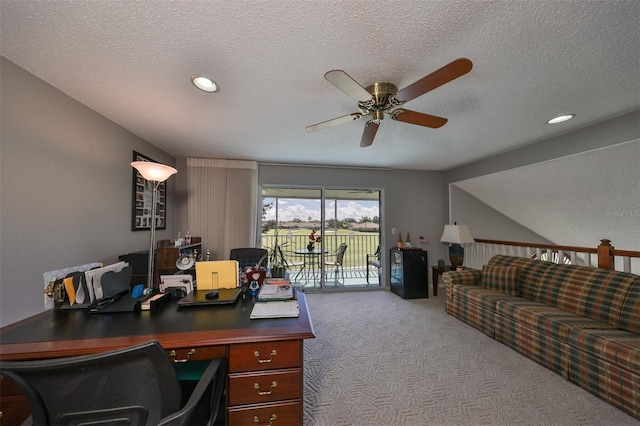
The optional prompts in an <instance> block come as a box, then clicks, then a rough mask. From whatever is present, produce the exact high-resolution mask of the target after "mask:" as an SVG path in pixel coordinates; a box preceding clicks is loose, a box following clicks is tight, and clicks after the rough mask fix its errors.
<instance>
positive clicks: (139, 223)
mask: <svg viewBox="0 0 640 426" xmlns="http://www.w3.org/2000/svg"><path fill="white" fill-rule="evenodd" d="M133 161H151V162H153V163H157V161H155V160H152V159H151V158H149V157H147V156H146V155H143V154H140V153H139V152H136V151H133ZM132 193H133V197H132V203H131V205H132V208H131V230H132V231H146V230H150V229H151V203H152V187H151V182H149V181H147V180H146V179H145V178H144V177H142V175H141V174H140V172H138V171H137V170H136V169H135V168H133V190H132ZM166 224H167V209H166V182H160V185H159V186H158V194H157V199H156V229H165V228H166Z"/></svg>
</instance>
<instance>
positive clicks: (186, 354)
mask: <svg viewBox="0 0 640 426" xmlns="http://www.w3.org/2000/svg"><path fill="white" fill-rule="evenodd" d="M165 352H166V353H167V356H168V357H169V359H170V360H171V361H172V362H179V363H180V362H189V361H203V360H208V359H214V358H218V357H226V356H227V349H226V347H225V346H203V347H198V346H194V347H191V348H175V349H168V348H165Z"/></svg>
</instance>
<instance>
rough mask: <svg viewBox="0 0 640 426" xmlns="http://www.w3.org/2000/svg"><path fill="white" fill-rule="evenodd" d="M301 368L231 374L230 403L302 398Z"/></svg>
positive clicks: (238, 403)
mask: <svg viewBox="0 0 640 426" xmlns="http://www.w3.org/2000/svg"><path fill="white" fill-rule="evenodd" d="M301 384H302V382H301V380H300V369H291V370H283V371H274V372H268V373H240V374H233V375H231V376H229V405H230V406H232V405H243V404H254V403H262V402H272V401H282V400H285V399H298V398H300V389H301Z"/></svg>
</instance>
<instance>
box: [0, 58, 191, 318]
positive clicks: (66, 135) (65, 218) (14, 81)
mask: <svg viewBox="0 0 640 426" xmlns="http://www.w3.org/2000/svg"><path fill="white" fill-rule="evenodd" d="M0 60H1V62H0V67H1V68H0V76H1V80H0V94H1V98H0V102H1V103H0V109H1V116H0V119H1V120H2V128H1V133H0V138H1V139H0V141H1V144H0V189H1V191H0V292H1V295H2V297H0V325H6V324H8V323H11V322H14V321H17V320H19V319H22V318H26V317H28V316H30V315H33V314H35V313H38V312H40V311H42V310H43V307H44V303H43V294H42V292H43V287H44V281H43V273H44V272H46V271H50V270H54V269H59V268H64V267H69V266H74V265H79V264H84V263H89V262H103V263H105V264H108V263H112V262H114V261H116V260H117V257H118V255H120V254H124V253H129V252H131V251H137V250H144V249H147V248H148V246H149V232H145V231H140V232H132V231H131V191H132V168H131V166H130V164H129V163H130V162H131V161H132V157H133V151H134V150H135V151H138V152H140V153H142V154H145V155H147V156H149V157H151V158H153V159H154V160H156V161H159V162H163V163H165V164H170V165H173V164H174V163H175V159H174V158H173V157H171V156H169V155H168V154H166V153H164V152H162V151H160V150H158V149H157V148H155V147H153V146H152V145H150V144H149V143H147V142H145V141H144V140H142V139H140V138H139V137H137V136H135V135H134V134H132V133H131V132H129V131H127V130H125V129H123V128H122V127H120V126H118V125H116V124H115V123H113V122H111V121H109V120H107V119H106V118H104V117H103V116H101V115H99V114H97V113H96V112H95V111H93V110H90V109H89V108H87V107H85V106H84V105H82V104H81V103H79V102H77V101H76V100H74V99H72V98H70V97H69V96H67V95H65V94H64V93H62V92H60V91H59V90H57V89H55V88H54V87H52V86H50V85H48V84H47V83H45V82H44V81H42V80H40V79H38V78H36V77H35V76H33V75H32V74H30V73H28V72H26V71H25V70H23V69H21V68H19V67H17V66H16V65H15V64H13V63H12V62H10V61H8V60H6V59H4V58H0ZM179 173H180V172H179ZM168 184H169V188H168V189H169V190H168V191H167V194H168V200H167V201H168V205H167V208H168V210H167V214H168V217H167V220H168V223H167V229H166V231H158V233H157V237H158V239H160V238H171V237H172V236H173V235H174V221H175V214H174V201H173V195H172V194H173V185H174V184H173V182H172V179H170V180H169V182H168Z"/></svg>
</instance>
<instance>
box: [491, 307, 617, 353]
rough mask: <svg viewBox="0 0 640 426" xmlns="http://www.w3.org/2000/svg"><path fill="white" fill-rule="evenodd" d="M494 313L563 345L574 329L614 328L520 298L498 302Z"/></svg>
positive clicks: (604, 323)
mask: <svg viewBox="0 0 640 426" xmlns="http://www.w3.org/2000/svg"><path fill="white" fill-rule="evenodd" d="M496 313H497V314H498V315H502V316H503V317H504V318H505V319H508V320H511V321H515V322H517V323H520V324H522V325H524V326H526V327H530V328H533V329H534V330H538V331H539V332H540V333H542V334H546V335H549V336H550V337H553V338H555V339H558V340H559V341H561V342H564V343H567V341H568V340H569V332H570V331H571V330H572V329H574V328H580V329H583V328H584V329H587V328H593V329H613V328H614V327H613V326H612V325H610V324H608V323H606V322H604V321H598V320H595V319H592V318H587V317H583V316H582V315H577V314H574V313H572V312H567V311H564V310H562V309H559V308H556V307H554V306H548V305H545V304H543V303H539V302H534V301H531V300H526V299H522V298H521V300H511V299H504V300H498V301H497V303H496Z"/></svg>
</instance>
